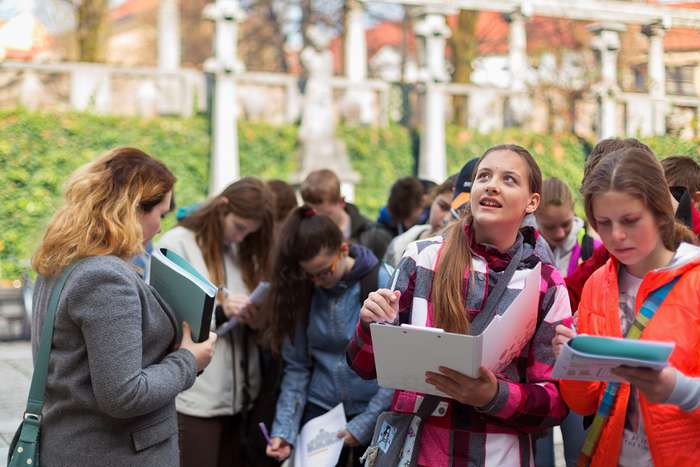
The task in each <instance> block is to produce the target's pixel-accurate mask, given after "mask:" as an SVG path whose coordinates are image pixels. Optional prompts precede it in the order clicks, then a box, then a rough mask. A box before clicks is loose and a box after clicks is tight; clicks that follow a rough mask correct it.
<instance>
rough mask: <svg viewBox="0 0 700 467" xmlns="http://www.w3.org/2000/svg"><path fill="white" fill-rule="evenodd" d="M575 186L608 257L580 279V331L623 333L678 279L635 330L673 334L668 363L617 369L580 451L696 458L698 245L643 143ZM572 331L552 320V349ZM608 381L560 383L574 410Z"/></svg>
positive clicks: (586, 407) (661, 462)
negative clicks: (604, 408) (615, 383)
mask: <svg viewBox="0 0 700 467" xmlns="http://www.w3.org/2000/svg"><path fill="white" fill-rule="evenodd" d="M583 194H584V198H585V207H586V215H587V216H588V219H589V221H590V222H591V224H592V225H593V227H594V228H595V229H596V231H597V232H598V233H599V234H600V237H601V239H602V240H603V244H604V245H605V247H606V248H607V250H608V251H609V252H610V254H611V255H612V257H611V258H610V259H609V260H608V261H607V263H605V265H604V266H602V267H601V268H600V269H598V270H597V271H596V272H594V273H593V275H592V276H591V277H590V279H588V281H587V282H586V285H585V286H584V288H583V293H582V296H581V302H580V305H579V309H578V317H577V331H578V332H582V333H586V334H593V335H603V336H613V337H622V336H624V335H626V334H627V332H628V330H629V329H630V328H631V327H633V326H632V325H633V323H635V321H636V319H637V315H638V313H639V309H640V307H641V306H642V304H644V302H645V301H646V300H647V298H648V297H649V296H650V294H651V293H652V292H654V291H656V290H657V289H659V288H660V287H663V286H665V285H668V284H669V283H671V282H672V281H674V280H676V279H679V280H678V281H677V282H676V283H675V284H672V288H671V289H670V292H669V293H668V295H667V296H666V297H665V299H663V301H662V302H661V304H660V306H659V307H658V309H657V311H656V312H655V313H654V314H653V316H652V318H651V320H649V321H648V323H647V324H646V326H642V327H643V331H642V333H641V336H640V337H639V339H641V340H655V341H666V342H674V343H675V348H674V350H673V353H672V354H671V357H670V359H669V362H670V365H671V367H669V368H666V369H664V370H663V371H652V370H645V369H639V368H637V369H634V368H621V369H619V370H616V371H617V372H618V374H619V375H620V376H621V377H623V378H625V379H626V380H627V381H628V382H629V383H630V384H621V385H620V386H619V388H618V389H617V393H616V395H615V396H614V399H613V405H612V408H611V410H610V413H609V415H608V418H607V419H606V420H605V422H604V424H603V425H602V430H601V432H600V436H598V437H597V442H593V441H591V442H589V441H588V440H587V442H586V444H584V451H585V452H586V456H590V463H591V465H593V466H607V465H621V466H631V465H635V466H636V465H655V466H657V467H658V466H685V465H695V464H696V462H697V461H696V459H697V457H698V455H700V444H698V440H700V410H699V409H698V407H699V406H700V389H699V388H698V385H699V384H700V383H698V379H697V377H698V376H700V365H699V364H698V362H700V296H699V295H698V290H700V248H698V247H697V246H694V245H692V244H691V242H693V241H694V239H695V238H694V235H693V234H692V232H690V231H689V230H688V229H687V228H686V227H685V226H683V225H681V224H680V223H678V222H677V221H676V219H675V218H674V212H673V206H672V204H671V196H669V188H668V185H667V184H666V181H665V179H664V174H663V171H662V168H661V165H660V164H659V162H658V161H657V159H656V157H655V156H654V155H653V154H652V153H651V152H648V151H644V150H639V149H635V148H626V149H620V150H618V151H616V152H614V153H612V154H609V155H608V156H606V158H605V159H603V160H602V161H601V162H600V163H599V164H598V165H597V166H596V167H595V169H593V171H592V172H591V174H590V175H588V176H587V178H586V180H585V183H584V186H583ZM634 326H635V327H639V326H640V324H639V323H637V324H634ZM573 336H574V331H573V330H571V329H568V328H566V327H564V326H558V327H557V334H556V336H555V338H554V339H553V342H552V344H553V347H554V351H555V353H559V352H560V351H561V346H562V345H564V344H566V342H567V341H568V340H569V339H570V338H571V337H573ZM689 377H695V380H693V379H691V378H689ZM608 386H609V385H607V384H605V383H603V382H588V381H562V382H561V388H562V394H563V396H564V399H565V400H566V402H567V403H568V404H569V406H570V407H571V409H572V410H574V411H575V412H577V413H580V414H581V415H592V414H594V413H595V412H596V410H597V408H598V404H599V400H600V398H601V397H602V395H603V393H604V392H605V391H606V388H608ZM596 431H597V430H596ZM589 447H590V448H589ZM586 459H588V457H587V458H586Z"/></svg>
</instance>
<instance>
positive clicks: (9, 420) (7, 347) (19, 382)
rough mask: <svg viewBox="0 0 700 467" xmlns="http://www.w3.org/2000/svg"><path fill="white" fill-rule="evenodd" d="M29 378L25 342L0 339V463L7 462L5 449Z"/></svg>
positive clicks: (28, 353) (23, 402)
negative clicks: (6, 341)
mask: <svg viewBox="0 0 700 467" xmlns="http://www.w3.org/2000/svg"><path fill="white" fill-rule="evenodd" d="M31 377H32V351H31V347H30V344H29V342H12V343H2V342H0V387H2V390H1V391H0V466H4V465H5V464H6V463H7V448H8V446H9V445H10V441H11V440H12V436H13V435H14V433H15V430H16V429H17V426H18V425H19V422H20V419H21V418H22V412H23V411H24V407H25V405H26V403H27V394H28V393H29V383H30V380H31Z"/></svg>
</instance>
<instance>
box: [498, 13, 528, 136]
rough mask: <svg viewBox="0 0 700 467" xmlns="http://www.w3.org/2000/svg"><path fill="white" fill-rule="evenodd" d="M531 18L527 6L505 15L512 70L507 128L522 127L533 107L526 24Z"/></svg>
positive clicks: (509, 60)
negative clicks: (528, 72) (530, 91)
mask: <svg viewBox="0 0 700 467" xmlns="http://www.w3.org/2000/svg"><path fill="white" fill-rule="evenodd" d="M529 17H530V11H529V9H528V8H527V5H525V6H523V7H521V8H518V9H517V10H515V11H514V12H512V13H510V14H507V15H504V18H505V20H506V21H508V23H509V28H510V30H509V34H508V62H509V65H510V66H509V68H510V96H509V98H508V116H507V118H506V120H508V121H507V122H506V124H507V125H506V126H521V125H522V124H523V123H524V122H525V120H526V119H527V117H528V116H529V113H530V110H531V108H532V105H531V103H530V99H529V98H528V96H527V83H526V77H527V71H528V65H527V32H526V30H525V23H526V22H527V21H528V19H529Z"/></svg>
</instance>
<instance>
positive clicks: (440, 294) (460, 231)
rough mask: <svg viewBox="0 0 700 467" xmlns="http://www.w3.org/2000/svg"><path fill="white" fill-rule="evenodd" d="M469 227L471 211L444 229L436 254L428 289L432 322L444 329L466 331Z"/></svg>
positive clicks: (464, 332) (467, 324)
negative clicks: (436, 259)
mask: <svg viewBox="0 0 700 467" xmlns="http://www.w3.org/2000/svg"><path fill="white" fill-rule="evenodd" d="M469 227H471V215H470V214H467V216H466V217H465V218H464V220H462V221H461V222H453V223H452V224H451V225H450V226H449V227H448V228H447V231H446V232H445V243H444V244H443V248H442V251H441V252H440V256H439V258H438V266H437V269H436V270H435V277H434V278H433V289H432V291H431V296H432V302H433V304H434V310H433V311H434V315H433V316H434V326H435V327H438V328H442V329H444V330H445V331H449V332H456V333H460V334H466V333H468V332H469V320H467V316H466V314H465V313H464V298H465V297H466V295H467V290H466V287H467V284H468V282H467V281H466V280H465V277H466V276H467V274H468V273H469V269H470V267H471V261H472V254H471V250H470V247H469V244H470V242H469V239H468V238H467V234H466V230H467V229H468V228H469Z"/></svg>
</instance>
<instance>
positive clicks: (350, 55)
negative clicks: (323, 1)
mask: <svg viewBox="0 0 700 467" xmlns="http://www.w3.org/2000/svg"><path fill="white" fill-rule="evenodd" d="M364 18H365V12H364V6H363V5H362V1H361V0H349V1H348V12H347V20H346V27H347V28H348V29H347V33H346V34H345V39H346V40H345V44H343V46H344V49H345V50H344V52H345V76H346V77H347V78H348V80H349V81H350V85H349V87H348V90H347V93H346V95H345V99H344V101H345V102H344V106H345V107H346V109H347V111H346V112H345V113H346V114H348V115H351V116H352V117H353V118H352V119H354V120H357V121H358V122H359V123H362V124H370V123H372V117H373V115H372V114H373V112H372V93H371V92H370V91H368V90H367V89H366V88H365V85H364V82H365V81H366V80H367V41H366V40H365V24H364Z"/></svg>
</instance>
